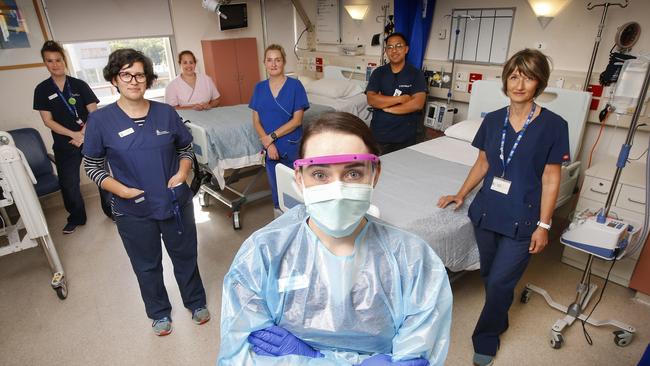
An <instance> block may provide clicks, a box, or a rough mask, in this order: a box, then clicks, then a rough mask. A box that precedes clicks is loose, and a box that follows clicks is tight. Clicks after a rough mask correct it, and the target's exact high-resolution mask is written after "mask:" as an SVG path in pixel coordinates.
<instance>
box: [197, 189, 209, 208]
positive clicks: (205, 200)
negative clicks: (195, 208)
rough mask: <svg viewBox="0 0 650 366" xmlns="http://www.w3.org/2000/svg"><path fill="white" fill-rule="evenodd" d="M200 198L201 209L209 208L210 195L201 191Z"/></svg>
mask: <svg viewBox="0 0 650 366" xmlns="http://www.w3.org/2000/svg"><path fill="white" fill-rule="evenodd" d="M198 196H199V205H200V206H201V207H208V205H209V204H210V201H209V198H208V194H207V193H206V192H204V191H199V194H198Z"/></svg>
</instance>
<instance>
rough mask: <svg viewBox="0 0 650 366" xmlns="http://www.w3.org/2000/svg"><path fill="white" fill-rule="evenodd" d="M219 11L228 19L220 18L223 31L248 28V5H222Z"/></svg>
mask: <svg viewBox="0 0 650 366" xmlns="http://www.w3.org/2000/svg"><path fill="white" fill-rule="evenodd" d="M219 11H221V14H223V15H225V16H226V18H227V19H224V18H223V17H219V26H220V27H221V30H222V31H223V30H228V29H237V28H246V27H248V15H247V13H246V4H230V5H221V7H220V8H219Z"/></svg>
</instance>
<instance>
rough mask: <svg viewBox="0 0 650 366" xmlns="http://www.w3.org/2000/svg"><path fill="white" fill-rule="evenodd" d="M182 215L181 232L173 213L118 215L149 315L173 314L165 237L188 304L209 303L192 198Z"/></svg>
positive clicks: (121, 234)
mask: <svg viewBox="0 0 650 366" xmlns="http://www.w3.org/2000/svg"><path fill="white" fill-rule="evenodd" d="M182 216H183V227H184V230H185V231H184V232H183V234H182V235H179V234H178V232H177V231H176V227H177V225H176V221H175V218H174V217H173V216H172V217H171V218H169V219H165V220H155V219H149V218H142V217H136V216H129V215H115V222H116V224H117V229H118V231H119V233H120V237H121V238H122V242H123V243H124V248H125V249H126V252H127V254H128V255H129V259H130V260H131V265H132V266H133V271H134V272H135V275H136V277H137V279H138V284H139V285H140V292H141V294H142V299H143V300H144V305H145V310H146V312H147V316H148V317H149V318H151V319H154V320H156V319H161V318H164V317H166V316H169V317H170V318H171V316H170V315H171V309H172V306H171V303H170V302H169V297H168V296H167V290H166V289H165V283H164V279H163V266H162V246H161V243H160V239H161V237H162V240H163V242H164V244H165V248H166V250H167V253H168V254H169V258H170V259H171V261H172V264H173V265H174V276H175V278H176V283H177V284H178V288H179V289H180V293H181V298H182V299H183V304H184V305H185V307H186V308H187V309H189V310H190V311H194V310H196V309H198V308H200V307H202V306H205V304H206V296H205V290H204V288H203V283H202V281H201V275H200V274H199V267H198V264H197V238H196V226H195V224H194V206H193V204H192V200H189V201H188V202H187V203H186V204H185V206H183V212H182Z"/></svg>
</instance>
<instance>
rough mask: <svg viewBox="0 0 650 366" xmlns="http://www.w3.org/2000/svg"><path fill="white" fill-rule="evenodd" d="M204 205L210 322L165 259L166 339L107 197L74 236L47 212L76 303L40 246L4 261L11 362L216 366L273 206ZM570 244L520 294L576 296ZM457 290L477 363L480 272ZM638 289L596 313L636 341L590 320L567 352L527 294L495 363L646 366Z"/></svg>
mask: <svg viewBox="0 0 650 366" xmlns="http://www.w3.org/2000/svg"><path fill="white" fill-rule="evenodd" d="M195 207H196V219H197V228H198V235H199V267H200V270H201V276H202V277H203V282H204V285H205V289H206V292H207V297H208V308H209V309H210V311H211V313H212V320H211V321H210V322H208V323H207V324H205V325H202V326H197V325H194V324H193V323H192V321H191V319H190V314H189V312H188V311H186V310H185V309H184V308H183V306H182V302H181V299H180V295H179V292H178V288H177V286H176V283H175V281H174V278H173V274H172V271H171V265H170V261H169V258H167V257H166V256H165V258H164V265H165V282H166V284H167V290H168V292H169V296H170V299H171V302H172V305H173V306H174V310H173V312H172V317H173V319H174V332H173V333H172V334H171V335H169V336H167V337H156V336H155V335H154V334H153V332H152V331H151V329H150V325H151V323H150V320H148V319H147V317H146V316H145V313H144V308H143V304H142V300H141V297H140V293H139V290H138V286H137V283H136V279H135V276H134V274H133V271H132V270H131V266H130V263H129V260H128V258H127V256H126V254H125V252H124V249H123V247H122V243H121V241H120V239H119V236H118V234H117V231H116V228H115V225H114V224H113V223H112V222H111V220H110V219H108V218H106V217H105V216H104V215H103V214H102V212H101V210H100V207H99V202H98V198H97V197H90V198H88V199H86V208H87V211H88V214H89V218H88V223H87V224H86V225H85V226H83V227H80V228H78V230H77V231H76V232H75V233H74V234H71V235H66V236H63V235H62V234H61V232H60V229H61V227H63V225H64V223H65V217H66V215H65V211H64V210H63V208H62V207H55V208H50V209H47V210H46V216H47V220H48V224H49V225H50V228H51V232H52V235H53V239H54V242H55V243H56V246H57V248H58V251H59V255H60V256H61V260H62V262H63V265H64V267H65V271H66V274H67V277H68V281H69V296H68V298H67V299H66V300H65V301H61V300H59V299H58V298H57V297H56V295H55V293H54V291H52V289H51V288H50V286H49V280H50V272H49V267H48V266H47V261H46V259H45V256H44V255H43V253H42V251H41V250H40V249H36V248H34V249H30V250H26V251H23V252H20V253H15V254H12V255H8V256H4V257H1V258H0V365H4V366H10V365H70V366H72V365H214V364H215V360H216V357H217V353H218V350H219V313H220V306H221V303H220V301H221V286H222V280H223V277H224V275H225V273H226V271H227V270H228V267H229V265H230V263H231V261H232V258H233V256H234V255H235V253H236V251H237V249H238V248H239V246H240V244H241V243H242V242H243V241H244V239H245V238H246V237H248V235H250V234H251V233H252V232H253V231H254V230H256V229H257V228H259V227H261V226H263V225H264V224H266V223H267V222H269V221H270V220H271V219H272V212H271V202H270V199H265V200H262V201H259V202H257V203H253V204H250V205H248V206H246V208H245V209H244V211H243V215H242V222H243V229H242V230H240V231H234V230H233V229H232V223H231V220H230V218H228V217H227V214H228V210H227V209H226V208H225V207H224V206H223V205H221V204H218V203H213V204H212V205H211V206H210V207H208V208H206V209H203V210H202V209H201V208H199V207H198V205H196V206H195ZM561 249H562V247H561V245H560V244H559V243H558V242H557V240H555V242H553V243H552V245H551V246H550V247H549V248H548V249H547V250H546V251H545V252H544V253H543V254H541V255H539V256H536V257H534V258H533V260H532V262H531V264H530V266H529V268H528V270H527V271H526V274H525V275H524V278H523V279H522V281H521V282H520V284H519V286H518V291H517V294H516V297H517V299H518V297H519V290H520V289H521V287H522V286H523V285H524V284H525V283H526V282H531V283H534V284H537V285H539V286H541V287H543V288H545V289H547V290H548V291H549V292H550V293H551V294H552V295H553V297H554V298H555V299H556V300H557V301H559V302H563V303H565V304H566V303H568V302H570V301H571V300H572V299H573V296H574V290H575V285H576V283H577V282H578V281H579V277H580V271H579V270H577V269H574V268H572V267H569V266H567V265H564V264H562V263H561V262H560V257H561ZM598 282H599V283H600V282H601V281H600V279H599V280H598ZM452 288H453V294H454V310H453V322H452V335H451V346H450V349H449V356H448V358H447V363H446V364H447V365H471V358H472V354H473V351H472V344H471V338H470V337H471V333H472V330H473V326H474V323H475V321H476V319H477V317H478V315H479V312H480V309H481V306H482V303H483V289H482V283H481V280H480V276H479V273H478V272H471V273H468V274H467V275H465V276H464V277H462V278H460V279H459V280H458V281H456V282H455V283H454V284H453V285H452ZM632 297H633V291H632V290H629V289H627V288H623V287H621V286H619V285H616V284H610V285H609V286H608V287H607V291H606V293H605V296H604V298H603V300H602V302H601V304H600V305H599V307H598V310H597V311H596V312H595V314H594V317H597V318H599V319H603V318H615V319H618V320H621V321H624V322H629V323H630V324H632V325H634V326H636V328H637V332H638V333H637V337H636V338H635V340H634V341H633V342H632V344H630V345H629V346H628V347H625V348H619V347H617V346H616V345H614V342H613V336H612V333H611V329H610V328H594V327H588V331H589V334H591V337H592V338H593V341H594V345H593V346H589V345H588V344H587V342H586V341H585V338H584V336H583V334H582V329H581V327H580V325H579V324H578V323H576V324H574V326H572V327H571V328H570V329H569V330H568V331H566V332H565V340H566V344H565V345H564V347H563V348H562V349H559V350H554V349H552V348H551V347H550V346H549V344H548V332H549V329H550V327H551V325H552V324H553V322H555V320H556V319H558V318H559V313H558V312H556V311H554V310H552V309H551V308H549V307H547V306H546V304H545V302H544V301H543V299H542V298H541V297H540V296H538V295H533V296H532V298H531V300H530V302H529V303H528V304H525V305H524V304H520V303H519V301H518V300H516V301H515V303H514V305H513V306H512V308H511V310H510V329H509V330H508V331H507V332H506V333H505V334H504V335H503V337H502V347H501V350H500V351H499V354H498V357H497V358H496V362H495V365H524V364H525V365H574V366H575V365H619V366H623V365H636V363H637V362H638V360H639V358H640V357H641V354H642V352H643V350H644V349H645V347H646V346H647V345H648V342H650V307H648V306H647V305H642V304H640V303H638V302H636V301H635V300H633V299H632Z"/></svg>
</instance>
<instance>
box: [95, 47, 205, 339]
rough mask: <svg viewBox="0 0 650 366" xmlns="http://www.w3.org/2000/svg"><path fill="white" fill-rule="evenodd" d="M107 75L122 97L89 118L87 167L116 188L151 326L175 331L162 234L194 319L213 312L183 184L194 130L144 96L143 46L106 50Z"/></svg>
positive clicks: (116, 208)
mask: <svg viewBox="0 0 650 366" xmlns="http://www.w3.org/2000/svg"><path fill="white" fill-rule="evenodd" d="M104 78H105V79H106V81H108V82H110V83H111V84H112V85H114V86H115V87H116V88H117V90H118V91H119V93H120V99H118V101H117V102H116V103H113V104H110V105H107V106H106V107H104V108H102V109H100V110H98V111H97V112H94V113H93V114H91V117H90V119H89V120H88V127H87V128H86V134H85V143H84V146H83V150H82V152H83V154H84V168H85V170H86V173H87V174H88V176H89V177H90V178H91V179H92V180H93V181H94V182H95V183H97V185H98V186H100V187H101V188H103V189H105V190H107V191H109V192H111V193H113V195H114V199H113V214H114V217H115V222H116V224H117V230H118V231H119V233H120V237H121V238H122V242H123V244H124V248H125V249H126V253H127V254H128V256H129V259H130V260H131V265H132V267H133V271H134V272H135V275H136V277H137V279H138V284H139V285H140V292H141V294H142V299H143V300H144V305H145V310H146V312H147V315H148V316H149V318H151V319H153V324H152V328H153V331H154V333H155V334H156V335H159V336H164V335H167V334H169V333H171V331H172V319H171V310H172V309H171V304H170V302H169V298H168V297H167V290H166V289H165V283H164V281H163V267H162V247H161V245H160V239H161V238H162V241H163V242H164V243H165V248H166V249H167V253H168V254H169V258H170V259H171V261H172V264H173V265H174V276H175V277H176V282H177V283H178V287H179V290H180V293H181V298H182V299H183V304H184V305H185V307H186V308H187V309H188V310H189V311H190V312H191V314H192V320H193V321H194V322H195V323H196V324H203V323H205V322H207V321H208V320H209V319H210V313H209V312H208V309H207V308H206V298H205V291H204V289H203V283H202V281H201V276H200V275H199V267H198V265H197V248H196V246H197V243H196V226H195V224H194V211H193V207H192V194H191V191H190V188H189V187H188V185H187V184H186V183H185V180H186V179H187V175H188V173H189V171H190V169H191V167H192V158H193V154H194V152H193V151H192V144H191V143H192V136H191V135H190V134H189V132H188V131H187V128H186V127H185V126H184V125H183V122H182V121H181V119H180V117H179V116H178V114H177V113H176V111H175V110H174V108H173V107H171V106H169V105H167V104H164V103H158V102H154V101H149V100H147V99H145V98H144V93H145V91H146V89H147V88H149V87H151V85H152V84H153V82H154V81H155V79H156V75H155V74H154V73H153V65H152V63H151V60H150V59H149V58H147V57H146V56H145V55H144V54H142V53H141V52H139V51H136V50H133V49H120V50H117V51H114V52H113V53H111V55H110V56H109V58H108V64H107V65H106V67H105V68H104ZM106 163H108V165H109V166H110V172H108V171H107V170H106V169H105V168H104V167H105V165H106Z"/></svg>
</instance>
